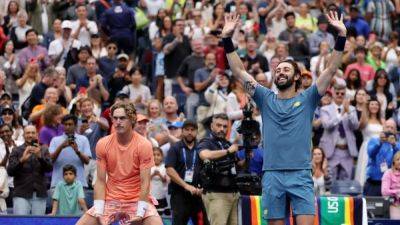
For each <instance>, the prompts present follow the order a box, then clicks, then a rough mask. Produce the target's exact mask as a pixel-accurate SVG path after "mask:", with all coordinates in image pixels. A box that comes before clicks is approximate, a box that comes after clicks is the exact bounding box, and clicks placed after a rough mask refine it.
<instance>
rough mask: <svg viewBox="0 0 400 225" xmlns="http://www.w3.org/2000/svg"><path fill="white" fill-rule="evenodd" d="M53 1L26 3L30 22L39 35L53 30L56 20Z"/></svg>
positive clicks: (44, 0) (41, 0)
mask: <svg viewBox="0 0 400 225" xmlns="http://www.w3.org/2000/svg"><path fill="white" fill-rule="evenodd" d="M53 8H54V6H53V1H50V0H32V1H27V2H26V11H27V12H28V13H29V21H30V24H31V25H32V27H33V29H35V30H37V31H38V32H39V34H45V33H47V32H48V31H49V30H50V29H51V24H52V23H53V21H54V19H55V15H54V10H53Z"/></svg>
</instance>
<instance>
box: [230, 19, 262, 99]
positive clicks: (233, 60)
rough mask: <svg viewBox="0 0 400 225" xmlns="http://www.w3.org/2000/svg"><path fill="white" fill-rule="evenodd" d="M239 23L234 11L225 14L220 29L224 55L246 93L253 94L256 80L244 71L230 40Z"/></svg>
mask: <svg viewBox="0 0 400 225" xmlns="http://www.w3.org/2000/svg"><path fill="white" fill-rule="evenodd" d="M238 23H239V16H237V15H236V14H234V13H231V14H229V15H226V16H225V26H224V28H223V30H222V40H223V43H224V49H225V52H226V57H227V58H228V62H229V66H230V68H231V70H232V73H233V76H235V77H236V78H237V79H238V80H239V81H240V82H241V83H242V84H243V86H244V88H245V90H246V92H247V93H249V94H250V95H251V96H253V95H254V92H255V90H256V86H257V81H256V80H255V79H254V78H253V76H251V75H250V74H248V73H247V72H246V69H245V68H244V65H243V63H242V61H241V60H240V57H239V55H238V54H237V53H236V51H235V48H234V46H233V42H232V35H233V32H234V31H235V28H236V26H237V24H238Z"/></svg>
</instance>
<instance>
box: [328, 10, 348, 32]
mask: <svg viewBox="0 0 400 225" xmlns="http://www.w3.org/2000/svg"><path fill="white" fill-rule="evenodd" d="M326 17H327V18H328V21H329V23H330V24H331V25H332V26H333V27H335V29H336V30H337V31H338V33H339V35H340V36H342V37H346V34H347V29H346V26H345V25H344V23H343V14H342V15H341V16H340V18H339V15H338V13H337V12H336V11H329V13H327V14H326Z"/></svg>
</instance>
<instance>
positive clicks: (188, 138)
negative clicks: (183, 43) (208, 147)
mask: <svg viewBox="0 0 400 225" xmlns="http://www.w3.org/2000/svg"><path fill="white" fill-rule="evenodd" d="M195 139H196V138H195V137H192V136H185V137H183V140H184V141H185V142H186V144H188V145H190V144H192V143H193V142H194V140H195Z"/></svg>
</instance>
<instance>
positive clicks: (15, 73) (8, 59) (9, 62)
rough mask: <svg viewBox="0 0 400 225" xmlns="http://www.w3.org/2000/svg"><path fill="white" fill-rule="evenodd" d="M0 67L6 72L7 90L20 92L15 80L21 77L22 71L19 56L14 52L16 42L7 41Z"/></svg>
mask: <svg viewBox="0 0 400 225" xmlns="http://www.w3.org/2000/svg"><path fill="white" fill-rule="evenodd" d="M0 69H1V70H3V71H4V73H5V74H6V77H7V79H6V90H7V92H10V93H12V94H16V93H18V89H17V86H16V85H15V80H16V79H17V78H19V77H20V75H21V73H22V71H21V67H20V66H19V64H18V57H17V55H16V54H15V53H14V44H13V42H12V41H10V40H9V41H7V42H6V44H5V49H4V55H2V56H0Z"/></svg>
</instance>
